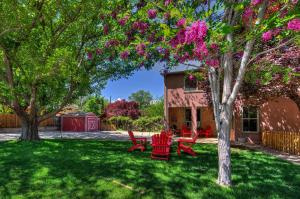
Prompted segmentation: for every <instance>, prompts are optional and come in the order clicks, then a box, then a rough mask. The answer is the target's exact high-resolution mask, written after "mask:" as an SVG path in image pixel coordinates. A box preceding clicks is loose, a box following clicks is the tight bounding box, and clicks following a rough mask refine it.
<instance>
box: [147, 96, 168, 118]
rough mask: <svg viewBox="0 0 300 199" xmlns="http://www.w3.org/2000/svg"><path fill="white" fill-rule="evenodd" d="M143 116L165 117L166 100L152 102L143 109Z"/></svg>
mask: <svg viewBox="0 0 300 199" xmlns="http://www.w3.org/2000/svg"><path fill="white" fill-rule="evenodd" d="M142 113H143V116H146V117H158V116H159V117H163V116H164V101H163V99H160V101H159V102H157V103H155V104H150V105H148V106H147V107H145V108H144V109H143V110H142Z"/></svg>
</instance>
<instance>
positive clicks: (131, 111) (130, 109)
mask: <svg viewBox="0 0 300 199" xmlns="http://www.w3.org/2000/svg"><path fill="white" fill-rule="evenodd" d="M140 115H141V113H140V111H139V105H138V103H136V102H133V101H132V102H127V101H126V100H117V101H116V102H113V103H111V104H108V105H107V106H106V108H105V111H104V117H106V118H110V117H113V116H127V117H130V118H131V119H137V118H138V117H139V116H140Z"/></svg>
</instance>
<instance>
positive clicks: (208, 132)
mask: <svg viewBox="0 0 300 199" xmlns="http://www.w3.org/2000/svg"><path fill="white" fill-rule="evenodd" d="M198 133H199V136H203V137H206V138H209V137H212V136H213V132H212V128H211V126H207V128H206V129H205V130H203V129H200V130H198Z"/></svg>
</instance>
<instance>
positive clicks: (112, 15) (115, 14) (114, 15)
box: [111, 10, 118, 19]
mask: <svg viewBox="0 0 300 199" xmlns="http://www.w3.org/2000/svg"><path fill="white" fill-rule="evenodd" d="M117 14H118V13H117V12H116V11H115V10H114V11H112V12H111V17H112V18H113V19H116V18H117Z"/></svg>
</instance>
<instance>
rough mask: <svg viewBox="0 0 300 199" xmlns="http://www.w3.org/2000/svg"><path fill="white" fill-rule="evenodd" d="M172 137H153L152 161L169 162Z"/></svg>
mask: <svg viewBox="0 0 300 199" xmlns="http://www.w3.org/2000/svg"><path fill="white" fill-rule="evenodd" d="M171 144H172V137H171V136H169V135H168V134H167V133H161V134H155V135H153V136H152V153H151V158H152V159H159V160H169V156H170V149H171Z"/></svg>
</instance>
